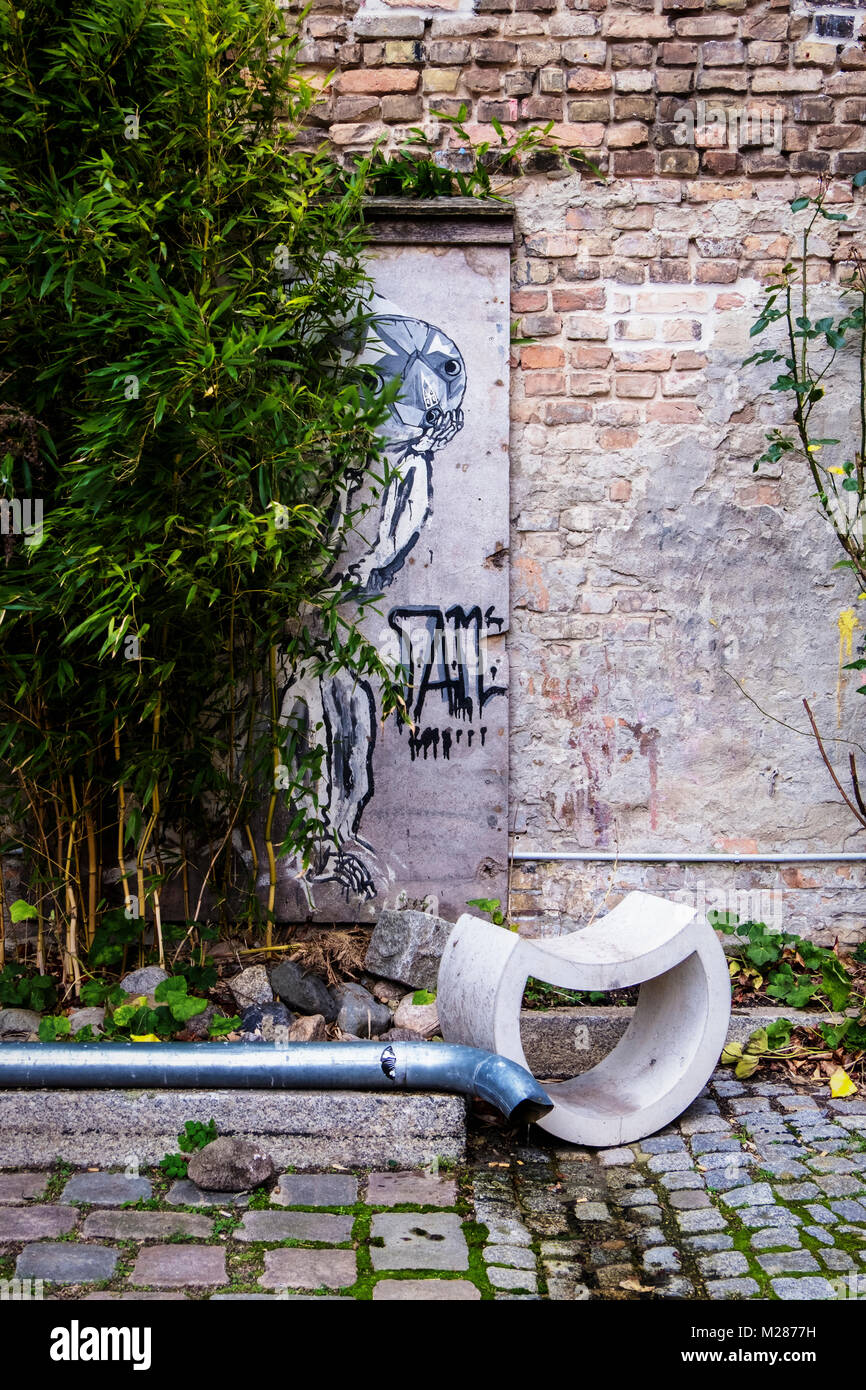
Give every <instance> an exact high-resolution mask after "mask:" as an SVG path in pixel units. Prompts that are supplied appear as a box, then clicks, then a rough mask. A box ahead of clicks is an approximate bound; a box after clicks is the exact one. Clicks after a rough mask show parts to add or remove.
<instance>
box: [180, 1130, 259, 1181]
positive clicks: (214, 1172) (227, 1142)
mask: <svg viewBox="0 0 866 1390" xmlns="http://www.w3.org/2000/svg"><path fill="white" fill-rule="evenodd" d="M276 1171H277V1169H276V1164H275V1163H274V1160H273V1159H272V1158H271V1155H270V1154H269V1153H268V1152H267V1151H266V1150H265V1148H264V1147H263V1146H262V1145H261V1144H260V1143H251V1142H250V1140H249V1139H238V1138H229V1137H228V1136H227V1135H224V1136H222V1137H220V1138H219V1139H214V1140H213V1141H212V1142H211V1143H210V1144H205V1146H204V1148H203V1149H199V1150H198V1152H197V1153H194V1154H193V1156H192V1158H191V1159H190V1161H189V1166H188V1168H187V1172H188V1174H189V1177H190V1178H191V1180H192V1181H193V1182H194V1183H195V1184H196V1186H197V1187H201V1188H204V1189H205V1191H209V1192H247V1191H249V1189H250V1188H253V1187H261V1186H262V1184H263V1183H266V1182H268V1181H269V1179H270V1178H272V1177H273V1176H274V1174H275V1173H276Z"/></svg>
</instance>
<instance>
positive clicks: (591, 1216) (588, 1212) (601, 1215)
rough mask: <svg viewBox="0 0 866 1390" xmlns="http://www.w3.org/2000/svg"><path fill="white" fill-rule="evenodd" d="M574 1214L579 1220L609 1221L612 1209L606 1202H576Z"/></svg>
mask: <svg viewBox="0 0 866 1390" xmlns="http://www.w3.org/2000/svg"><path fill="white" fill-rule="evenodd" d="M574 1215H575V1218H576V1219H577V1220H578V1221H609V1220H610V1211H609V1210H608V1208H607V1206H605V1204H604V1202H575V1204H574Z"/></svg>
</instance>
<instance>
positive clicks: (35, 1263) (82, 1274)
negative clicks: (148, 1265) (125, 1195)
mask: <svg viewBox="0 0 866 1390" xmlns="http://www.w3.org/2000/svg"><path fill="white" fill-rule="evenodd" d="M117 1258H118V1252H117V1251H116V1250H112V1249H111V1248H110V1247H109V1246H107V1245H77V1244H74V1243H72V1242H70V1241H52V1242H49V1243H47V1244H44V1245H25V1247H24V1249H23V1250H22V1251H21V1254H20V1255H19V1256H18V1259H17V1260H16V1262H15V1273H16V1274H17V1276H18V1278H19V1279H45V1280H46V1281H47V1282H48V1283H52V1284H96V1283H100V1282H101V1281H102V1280H103V1279H110V1278H111V1276H112V1274H113V1273H114V1267H115V1265H116V1264H117Z"/></svg>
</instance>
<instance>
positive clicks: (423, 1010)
mask: <svg viewBox="0 0 866 1390" xmlns="http://www.w3.org/2000/svg"><path fill="white" fill-rule="evenodd" d="M394 1026H395V1028H411V1029H412V1031H413V1032H415V1033H420V1034H421V1036H422V1037H424V1038H432V1037H435V1035H436V1034H437V1033H438V1032H439V1013H438V1011H437V1008H436V1005H435V1003H433V1004H413V1003H412V995H411V994H407V995H406V996H405V998H403V999H401V1000H400V1007H399V1008H398V1009H397V1012H396V1013H395V1015H394Z"/></svg>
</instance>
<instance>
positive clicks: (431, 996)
mask: <svg viewBox="0 0 866 1390" xmlns="http://www.w3.org/2000/svg"><path fill="white" fill-rule="evenodd" d="M435 1002H436V991H435V990H433V991H432V993H431V991H430V990H429V989H416V991H415V993H414V994H413V995H412V1003H413V1004H435Z"/></svg>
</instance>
